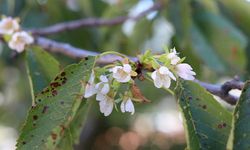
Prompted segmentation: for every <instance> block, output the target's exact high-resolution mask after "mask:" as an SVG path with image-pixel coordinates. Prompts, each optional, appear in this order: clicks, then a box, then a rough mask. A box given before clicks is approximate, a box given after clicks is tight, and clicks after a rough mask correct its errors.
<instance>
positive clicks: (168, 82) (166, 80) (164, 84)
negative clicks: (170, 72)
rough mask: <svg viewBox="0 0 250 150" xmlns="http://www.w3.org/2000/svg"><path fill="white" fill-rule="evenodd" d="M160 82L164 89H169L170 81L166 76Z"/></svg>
mask: <svg viewBox="0 0 250 150" xmlns="http://www.w3.org/2000/svg"><path fill="white" fill-rule="evenodd" d="M162 82H163V86H164V87H165V88H169V87H170V85H171V79H170V78H169V77H168V76H166V77H165V78H164V80H163V81H162Z"/></svg>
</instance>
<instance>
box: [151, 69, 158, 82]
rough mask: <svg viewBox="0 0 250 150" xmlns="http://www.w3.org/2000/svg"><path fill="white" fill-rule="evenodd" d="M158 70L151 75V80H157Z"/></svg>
mask: <svg viewBox="0 0 250 150" xmlns="http://www.w3.org/2000/svg"><path fill="white" fill-rule="evenodd" d="M156 72H157V71H156V70H155V71H154V72H153V73H152V74H151V78H152V79H153V80H155V79H156Z"/></svg>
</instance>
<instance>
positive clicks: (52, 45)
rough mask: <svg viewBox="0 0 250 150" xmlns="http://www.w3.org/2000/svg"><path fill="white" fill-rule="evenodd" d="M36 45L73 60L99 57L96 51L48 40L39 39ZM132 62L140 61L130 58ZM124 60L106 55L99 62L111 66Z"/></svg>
mask: <svg viewBox="0 0 250 150" xmlns="http://www.w3.org/2000/svg"><path fill="white" fill-rule="evenodd" d="M35 44H36V45H39V46H41V47H42V48H44V49H45V50H47V51H49V52H53V53H61V54H63V55H66V56H69V57H71V58H80V59H82V58H85V57H88V56H97V55H98V54H99V53H97V52H94V51H89V50H85V49H80V48H77V47H74V46H72V45H70V44H68V43H62V42H56V41H53V40H50V39H47V38H43V37H37V38H36V40H35ZM129 58H130V59H131V60H132V61H138V59H137V58H136V57H129ZM121 60H122V58H121V57H120V56H117V55H105V56H102V57H101V58H99V59H98V60H97V63H100V64H110V63H113V62H115V61H121Z"/></svg>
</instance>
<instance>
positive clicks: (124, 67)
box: [123, 64, 132, 73]
mask: <svg viewBox="0 0 250 150" xmlns="http://www.w3.org/2000/svg"><path fill="white" fill-rule="evenodd" d="M123 70H124V71H125V72H127V73H130V72H131V71H132V68H131V66H130V65H129V64H124V65H123Z"/></svg>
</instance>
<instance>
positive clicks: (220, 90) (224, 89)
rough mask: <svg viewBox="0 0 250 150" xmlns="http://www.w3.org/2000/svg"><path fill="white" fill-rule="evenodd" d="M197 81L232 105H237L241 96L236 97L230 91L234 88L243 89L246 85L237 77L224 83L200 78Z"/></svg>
mask: <svg viewBox="0 0 250 150" xmlns="http://www.w3.org/2000/svg"><path fill="white" fill-rule="evenodd" d="M195 82H196V83H198V84H200V85H201V86H202V87H204V88H205V89H207V91H209V92H210V93H212V94H214V95H216V96H218V97H220V98H221V99H223V100H224V101H226V102H227V103H229V104H231V105H235V104H236V103H237V101H238V99H239V97H236V96H234V95H231V94H230V93H229V92H230V90H232V89H238V90H242V89H243V86H244V82H242V81H240V80H239V79H238V78H237V77H235V78H234V79H232V80H230V81H227V82H225V83H224V84H211V83H206V82H202V81H199V80H195Z"/></svg>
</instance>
